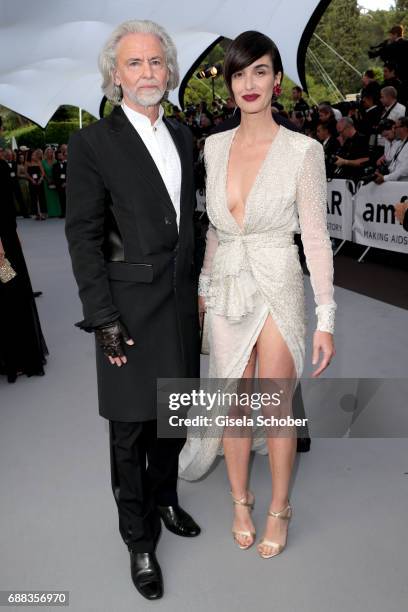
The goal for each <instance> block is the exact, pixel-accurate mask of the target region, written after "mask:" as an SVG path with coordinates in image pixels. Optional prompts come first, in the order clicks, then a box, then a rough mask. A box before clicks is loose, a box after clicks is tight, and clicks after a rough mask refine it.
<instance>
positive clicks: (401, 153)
mask: <svg viewBox="0 0 408 612" xmlns="http://www.w3.org/2000/svg"><path fill="white" fill-rule="evenodd" d="M397 142H398V144H399V146H398V148H397V149H396V151H395V153H394V157H393V158H392V160H391V162H390V164H389V166H388V169H389V171H390V173H389V174H386V175H385V176H384V181H385V182H388V181H407V180H408V139H406V141H405V145H404V141H402V140H397Z"/></svg>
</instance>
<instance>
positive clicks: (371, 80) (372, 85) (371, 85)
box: [360, 70, 392, 104]
mask: <svg viewBox="0 0 408 612" xmlns="http://www.w3.org/2000/svg"><path fill="white" fill-rule="evenodd" d="M384 78H385V76H384ZM361 80H362V83H363V88H362V89H361V91H360V98H362V97H363V96H364V95H366V94H371V95H372V97H373V100H374V103H375V104H378V103H379V101H380V93H381V85H380V84H379V82H378V81H377V80H376V78H375V74H374V70H366V71H365V73H364V74H363V76H362V79H361ZM391 84H392V83H390V85H391ZM386 85H388V83H386Z"/></svg>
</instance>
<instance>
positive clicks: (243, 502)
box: [231, 491, 256, 550]
mask: <svg viewBox="0 0 408 612" xmlns="http://www.w3.org/2000/svg"><path fill="white" fill-rule="evenodd" d="M248 493H251V495H252V501H251V502H248ZM231 495H232V491H231ZM232 503H233V504H234V505H235V506H245V507H246V508H249V512H250V513H251V512H252V510H253V509H254V505H255V496H254V494H253V493H252V492H251V491H248V492H247V494H246V495H244V497H242V498H241V499H235V498H234V497H233V498H232ZM232 534H233V536H234V541H235V542H236V543H237V544H238V546H239V547H240V549H241V550H247V549H248V548H250V547H251V546H252V545H253V543H254V542H255V538H256V532H255V531H234V529H233V530H232ZM237 536H248V537H252V542H250V543H249V544H247V545H246V546H245V545H243V544H241V543H240V541H239V540H238V539H237Z"/></svg>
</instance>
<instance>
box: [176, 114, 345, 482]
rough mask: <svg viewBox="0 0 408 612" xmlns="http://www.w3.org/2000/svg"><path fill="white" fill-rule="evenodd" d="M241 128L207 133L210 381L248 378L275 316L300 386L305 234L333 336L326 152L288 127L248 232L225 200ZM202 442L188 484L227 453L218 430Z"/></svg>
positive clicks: (262, 175) (319, 304) (325, 327)
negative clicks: (301, 255) (266, 328)
mask: <svg viewBox="0 0 408 612" xmlns="http://www.w3.org/2000/svg"><path fill="white" fill-rule="evenodd" d="M237 129H238V128H234V129H232V130H229V131H226V132H221V133H218V134H214V135H212V136H209V137H208V138H207V140H206V143H205V149H204V158H205V164H206V170H207V184H206V196H207V213H208V217H209V219H210V226H209V229H208V232H207V238H206V252H205V258H204V264H203V267H202V270H201V274H200V282H199V294H200V295H203V296H204V297H205V301H206V307H207V314H206V317H207V322H208V327H209V343H210V359H209V378H210V379H235V380H236V379H240V378H241V377H242V375H243V373H244V370H245V367H246V365H247V363H248V361H249V358H250V355H251V352H252V349H253V347H254V346H255V344H256V342H257V339H258V337H259V334H260V333H261V330H262V328H263V326H264V324H265V321H266V319H267V317H268V315H270V316H271V317H272V319H273V321H274V323H275V324H276V326H277V328H278V330H279V332H280V334H281V336H282V338H283V340H284V341H285V343H286V345H287V347H288V350H289V351H290V354H291V356H292V358H293V363H294V366H295V370H296V381H295V386H296V385H297V384H298V382H299V379H300V377H301V375H302V372H303V367H304V358H305V337H306V321H307V318H306V311H305V296H304V279H303V271H302V267H301V265H300V261H299V251H298V247H297V245H296V244H295V243H294V233H295V232H297V231H299V230H300V232H301V237H302V243H303V247H304V251H305V256H306V263H307V266H308V269H309V271H310V279H311V284H312V288H313V293H314V298H315V302H316V315H317V329H319V330H321V331H328V332H330V333H333V330H334V315H335V310H336V303H335V302H334V298H333V295H334V290H333V254H332V249H331V244H330V238H329V234H328V231H327V219H326V206H327V185H326V173H325V164H324V154H323V147H322V145H321V144H320V143H318V142H317V141H315V140H313V139H312V138H309V137H308V136H305V135H303V134H300V133H298V132H293V131H291V130H288V129H287V128H285V127H284V126H282V125H281V126H280V127H279V130H278V133H277V135H276V136H275V138H274V140H273V142H272V144H271V145H270V148H269V150H268V152H267V155H266V157H265V159H264V161H263V163H262V165H261V167H260V169H259V171H258V174H257V176H256V178H255V181H254V184H253V186H252V188H251V190H250V192H249V194H248V197H247V201H246V204H245V215H244V221H243V225H242V227H241V226H239V225H238V223H237V222H236V220H235V219H234V217H233V216H232V214H231V212H230V211H229V209H228V202H227V171H228V161H229V151H230V148H231V143H232V140H233V138H234V135H235V133H236V131H237ZM195 436H196V433H195V434H194V435H192V436H190V435H188V437H187V442H186V445H185V446H184V448H183V450H182V452H181V455H180V470H179V473H180V476H181V477H182V478H185V479H187V480H196V479H198V478H200V477H201V476H203V475H204V474H205V473H206V472H207V470H208V469H209V468H210V466H211V464H212V463H213V461H214V459H215V457H216V455H217V454H219V453H222V444H221V442H222V436H220V435H219V434H218V435H213V434H212V432H211V428H207V429H206V428H204V429H203V430H202V432H201V434H200V437H199V438H197V437H195ZM257 442H258V443H259V441H257ZM256 446H257V443H256V442H255V441H254V447H256ZM258 446H259V444H258Z"/></svg>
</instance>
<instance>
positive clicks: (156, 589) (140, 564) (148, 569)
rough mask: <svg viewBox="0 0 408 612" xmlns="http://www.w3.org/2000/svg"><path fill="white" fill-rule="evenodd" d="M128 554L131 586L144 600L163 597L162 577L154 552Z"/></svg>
mask: <svg viewBox="0 0 408 612" xmlns="http://www.w3.org/2000/svg"><path fill="white" fill-rule="evenodd" d="M129 553H130V571H131V574H132V580H133V584H134V585H135V587H136V588H137V590H138V591H139V593H140V594H141V595H143V597H146V599H160V597H163V576H162V573H161V569H160V565H159V563H158V561H157V559H156V555H155V554H154V552H147V553H143V552H133V551H132V550H130V551H129Z"/></svg>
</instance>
